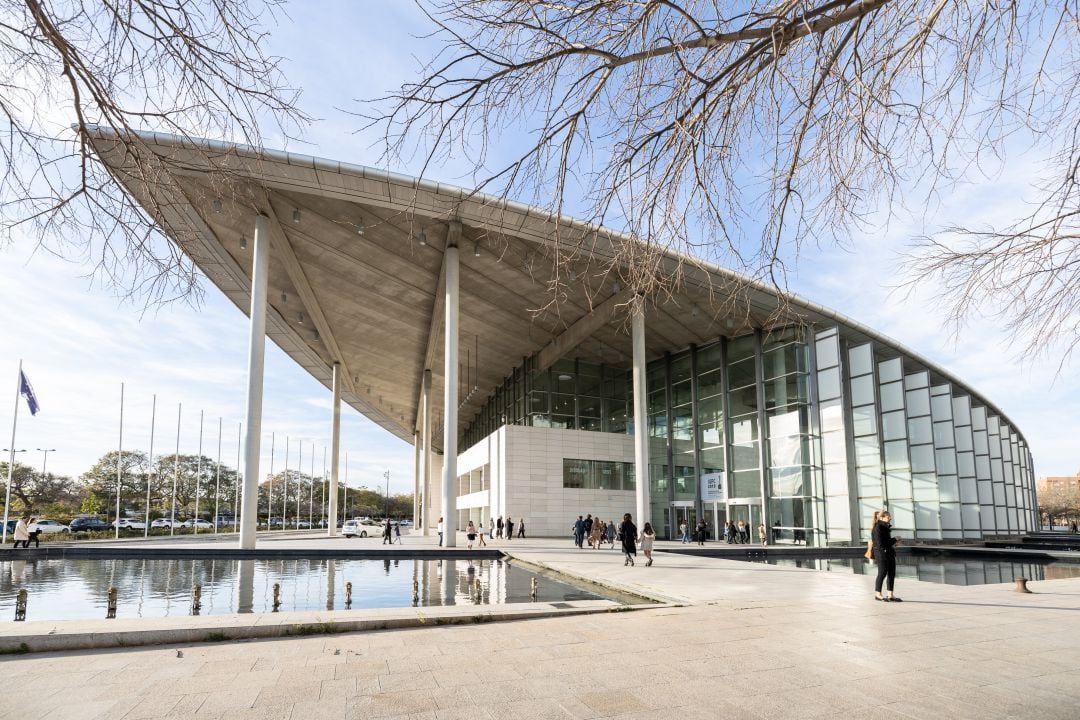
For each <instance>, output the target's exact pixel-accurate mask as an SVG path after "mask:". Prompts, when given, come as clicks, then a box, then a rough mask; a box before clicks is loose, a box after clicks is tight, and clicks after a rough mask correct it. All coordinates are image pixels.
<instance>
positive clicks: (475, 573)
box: [0, 558, 601, 622]
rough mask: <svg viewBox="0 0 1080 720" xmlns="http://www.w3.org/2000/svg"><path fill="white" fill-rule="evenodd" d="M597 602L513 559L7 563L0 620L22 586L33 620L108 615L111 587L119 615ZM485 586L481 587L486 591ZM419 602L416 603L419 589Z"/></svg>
mask: <svg viewBox="0 0 1080 720" xmlns="http://www.w3.org/2000/svg"><path fill="white" fill-rule="evenodd" d="M534 577H536V578H537V579H538V585H537V589H538V592H537V596H536V601H537V602H560V601H567V600H593V599H598V598H601V596H600V595H597V594H595V593H593V592H590V591H588V590H584V589H581V588H578V587H574V586H572V585H568V584H566V583H564V582H560V581H559V580H555V579H553V578H550V577H548V576H543V575H537V574H536V573H533V572H531V571H530V570H527V569H525V568H522V567H520V566H515V565H514V564H513V563H512V562H510V561H506V560H427V559H389V558H388V559H384V560H370V559H365V560H351V559H350V560H346V559H296V558H289V559H254V560H231V559H216V560H215V559H198V560H196V559H168V560H164V559H162V560H141V559H136V560H132V559H117V560H90V559H82V560H71V559H68V560H9V561H4V562H0V622H5V621H11V620H13V618H14V616H15V597H16V594H17V593H18V591H19V590H22V589H25V590H27V591H28V593H29V600H28V611H27V615H26V619H27V620H73V619H79V618H104V617H105V613H106V607H107V596H108V591H109V588H110V587H116V588H117V590H118V602H117V613H116V615H117V617H120V618H124V617H129V618H130V617H169V616H176V615H191V614H194V613H193V610H192V591H193V589H194V588H195V586H196V585H200V586H201V594H202V597H201V607H200V608H199V610H198V614H201V615H222V614H229V613H263V612H272V611H273V610H274V585H275V584H278V585H279V586H280V592H279V595H278V598H279V602H280V606H279V608H278V610H279V611H280V612H289V611H303V610H344V609H347V608H346V584H347V583H351V586H352V595H351V598H352V602H351V604H350V605H349V608H348V609H362V608H390V607H409V606H411V605H418V606H437V605H462V604H470V605H498V604H504V603H519V602H531V601H532V600H533V598H532V597H531V592H532V579H533V578H534ZM477 581H479V586H478V585H477ZM414 582H415V583H416V590H417V598H416V600H415V602H414V600H413V583H414Z"/></svg>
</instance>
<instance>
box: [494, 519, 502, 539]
mask: <svg viewBox="0 0 1080 720" xmlns="http://www.w3.org/2000/svg"><path fill="white" fill-rule="evenodd" d="M502 534H503V519H502V515H500V516H499V522H497V523H495V537H497V538H499V539H500V540H502Z"/></svg>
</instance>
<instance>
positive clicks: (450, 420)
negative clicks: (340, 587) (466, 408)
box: [442, 245, 458, 547]
mask: <svg viewBox="0 0 1080 720" xmlns="http://www.w3.org/2000/svg"><path fill="white" fill-rule="evenodd" d="M445 262H446V340H445V342H444V343H443V347H444V348H445V349H446V353H445V361H446V364H445V370H444V372H443V386H444V387H443V477H442V516H443V528H444V534H443V546H444V547H455V546H456V545H457V425H458V422H457V419H458V249H457V247H456V246H450V245H448V246H447V248H446V260H445Z"/></svg>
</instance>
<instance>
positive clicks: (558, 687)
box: [0, 538, 1080, 720]
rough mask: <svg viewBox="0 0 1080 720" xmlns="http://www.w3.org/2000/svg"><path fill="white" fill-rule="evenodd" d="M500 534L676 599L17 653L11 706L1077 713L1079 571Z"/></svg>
mask: <svg viewBox="0 0 1080 720" xmlns="http://www.w3.org/2000/svg"><path fill="white" fill-rule="evenodd" d="M279 542H282V543H287V544H289V545H293V544H299V543H305V542H307V543H314V544H317V545H318V546H324V545H331V546H340V545H342V544H344V543H347V542H353V544H352V546H353V547H356V546H357V544H356V543H357V542H364V541H355V542H354V541H346V540H334V541H328V540H315V539H307V540H305V539H304V538H292V539H290V540H284V539H282V540H280V541H279ZM376 542H377V541H376ZM412 542H413V543H414V545H420V544H424V545H427V544H429V543H430V541H424V540H422V539H420V538H413V541H412ZM367 546H370V547H373V548H374V547H376V544H375V543H371V542H369V543H366V544H365V547H367ZM498 546H499V547H500V548H502V549H504V550H509V551H510V552H511V553H513V554H514V555H515V556H516V557H518V558H519V559H521V560H524V561H527V562H530V563H535V564H539V565H543V566H546V567H548V568H550V569H552V570H554V571H558V572H563V573H567V574H573V575H577V576H581V577H587V578H590V579H592V580H594V581H596V582H599V583H602V584H609V585H612V586H621V587H625V588H628V589H631V590H635V591H637V592H642V593H646V594H650V595H653V596H661V597H663V598H666V599H669V600H671V601H675V602H677V603H679V605H676V606H670V607H662V608H656V609H647V610H636V611H633V612H607V613H602V614H595V615H579V616H572V617H553V618H545V619H537V620H526V621H513V622H498V623H489V624H477V625H462V626H450V627H423V628H417V629H406V630H391V631H380V632H366V633H345V634H337V635H320V636H313V637H305V638H297V639H285V640H264V641H248V642H238V643H227V644H207V645H187V646H176V645H168V646H158V647H151V648H140V649H130V650H103V651H80V652H68V653H52V654H50V653H45V654H40V655H37V654H32V655H27V656H15V657H8V658H6V659H3V660H0V677H3V678H4V692H3V693H2V694H0V718H3V719H5V720H6V719H8V718H11V719H12V720H15V719H16V718H17V719H18V720H33V719H35V718H80V719H87V720H88V719H90V718H110V719H121V718H123V719H135V718H198V719H200V720H201V719H203V718H223V719H224V718H229V719H232V718H259V719H260V720H275V719H282V720H283V719H286V718H297V719H301V718H302V719H304V720H315V719H317V718H324V717H325V718H334V719H335V720H343V719H346V718H380V717H404V718H415V719H416V720H421V719H423V720H428V719H431V720H445V719H447V718H468V719H469V720H485V719H487V718H499V719H500V720H506V719H517V718H522V719H532V718H608V717H612V718H627V719H629V718H649V719H650V720H653V719H655V718H660V717H665V718H667V717H670V718H677V719H679V720H684V719H692V718H738V719H740V720H741V719H742V718H799V719H800V720H802V719H806V718H859V719H860V720H873V719H874V718H934V719H935V720H937V719H942V718H972V719H973V720H975V719H977V720H985V719H987V718H1024V720H1035V719H1038V718H1061V719H1063V720H1064V719H1070V720H1074V719H1075V718H1077V717H1080V649H1078V646H1077V638H1080V580H1078V579H1070V580H1051V581H1044V582H1037V583H1032V589H1033V590H1034V591H1035V592H1034V594H1031V595H1022V594H1018V593H1016V592H1013V590H1012V586H1011V585H984V586H974V587H954V586H948V585H938V584H931V583H921V582H915V581H904V580H901V581H900V582H899V583H898V586H897V594H898V595H900V596H901V597H903V599H904V602H903V603H896V604H890V603H880V602H875V601H874V600H873V599H872V578H871V577H867V576H861V575H849V574H840V573H825V572H817V571H811V570H799V569H793V568H784V567H774V566H767V565H758V564H747V563H740V562H737V561H731V560H721V559H715V558H702V557H692V556H684V555H676V554H667V553H658V555H657V563H656V565H654V566H653V567H651V568H646V567H644V566H643V564H642V563H640V562H639V564H638V565H637V566H636V567H632V568H628V567H624V566H623V563H622V559H621V556H620V555H619V553H618V552H617V551H611V550H607V549H604V550H598V551H591V550H587V549H586V550H577V549H576V548H573V547H572V546H571V545H570V544H569V542H566V543H562V542H558V541H553V540H529V541H525V542H519V541H517V540H515V541H513V542H512V543H505V542H504V543H499V544H498Z"/></svg>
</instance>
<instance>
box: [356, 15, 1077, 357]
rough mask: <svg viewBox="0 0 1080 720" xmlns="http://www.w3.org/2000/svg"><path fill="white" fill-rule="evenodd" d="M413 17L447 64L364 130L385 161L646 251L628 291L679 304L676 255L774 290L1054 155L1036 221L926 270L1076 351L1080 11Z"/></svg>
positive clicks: (374, 107) (376, 106) (935, 257)
mask: <svg viewBox="0 0 1080 720" xmlns="http://www.w3.org/2000/svg"><path fill="white" fill-rule="evenodd" d="M416 1H417V3H418V4H419V6H420V8H421V9H422V10H423V11H424V12H425V13H426V14H427V16H428V18H430V21H431V22H432V23H433V27H434V29H433V36H434V38H436V39H438V40H440V41H441V42H442V49H441V51H440V52H439V53H438V54H437V55H436V56H435V57H434V58H432V59H430V60H429V61H427V62H426V63H425V64H424V65H423V67H422V70H421V72H420V76H419V78H418V79H417V80H416V81H414V82H410V83H407V84H405V85H403V86H402V87H400V88H399V89H397V90H395V91H393V92H391V93H389V94H388V95H387V96H386V97H383V98H380V99H377V100H375V101H373V102H372V103H371V104H369V105H367V106H366V108H367V109H366V110H365V111H363V113H362V114H363V115H364V116H365V117H366V118H367V121H368V123H369V125H368V127H369V128H370V127H375V128H378V129H380V130H381V131H382V132H383V133H384V134H385V141H386V147H387V148H388V149H387V151H386V157H385V160H386V161H387V162H388V163H397V162H400V161H402V160H417V159H418V160H419V161H421V162H422V163H423V167H424V168H425V171H426V170H427V168H429V167H431V166H432V165H433V164H437V163H441V162H444V161H446V160H449V159H455V160H461V159H466V161H467V163H468V164H469V165H470V166H471V170H472V177H471V178H470V180H471V181H472V183H473V184H474V185H475V186H479V187H481V188H484V189H487V190H489V191H492V192H496V193H499V194H502V195H505V196H508V197H514V198H516V199H522V200H526V201H532V202H534V203H538V204H542V205H546V206H548V207H549V208H550V209H551V210H552V211H555V212H562V211H563V210H564V209H566V210H569V211H571V212H572V214H575V215H579V216H582V217H584V218H585V219H587V220H589V221H591V222H594V223H597V224H604V225H607V226H609V227H613V228H615V229H618V230H623V231H625V232H626V233H627V234H628V235H629V236H631V237H637V238H642V239H644V240H646V241H647V243H648V246H647V248H646V249H644V250H643V249H642V248H641V247H637V248H636V249H634V248H633V247H632V246H630V245H626V246H624V250H626V251H630V250H633V252H637V253H644V254H645V256H644V257H627V256H625V255H622V256H620V257H617V258H616V259H615V261H614V266H617V267H618V269H619V270H620V271H621V272H633V269H634V268H640V267H644V268H645V271H644V272H640V273H636V274H635V276H634V277H632V278H631V280H632V281H633V282H634V283H635V284H639V285H642V284H644V285H650V284H652V285H657V284H659V285H664V284H668V283H672V282H678V278H679V272H678V271H676V272H670V271H669V269H667V268H664V266H663V264H662V262H661V260H660V258H659V254H658V253H656V252H655V250H656V249H659V248H663V249H671V250H677V251H681V252H682V253H684V254H686V255H689V256H693V257H697V258H703V259H706V260H710V261H713V262H717V263H719V264H721V265H724V266H727V267H731V268H732V269H735V270H738V271H741V272H742V273H744V274H747V275H749V276H750V277H753V278H758V279H762V280H766V281H769V282H771V283H773V284H774V285H775V286H777V287H779V288H781V289H783V288H784V287H785V286H786V275H787V272H786V269H787V268H788V267H789V266H790V265H791V263H792V262H794V261H796V260H797V259H798V258H799V257H800V252H801V251H803V250H804V248H805V247H806V246H807V245H808V244H809V245H811V246H812V245H817V244H833V243H840V244H844V239H845V238H847V237H850V236H851V233H852V232H853V231H855V230H858V229H863V228H865V227H867V225H866V222H867V221H868V220H869V219H870V215H871V214H876V213H877V212H878V211H879V210H880V209H881V208H883V207H884V208H886V209H887V210H890V209H891V208H892V207H893V205H894V203H897V202H898V201H900V200H903V197H902V196H901V192H902V191H904V190H905V189H907V188H909V187H910V186H912V185H915V186H917V187H918V188H919V192H920V193H926V196H925V197H927V198H929V197H932V196H934V195H936V194H939V193H942V192H947V191H948V190H949V188H951V187H952V186H953V183H955V182H956V181H960V180H963V179H964V178H965V177H967V176H968V173H969V172H970V171H971V169H972V168H978V167H979V166H980V163H983V162H984V161H987V160H990V159H995V158H996V154H997V153H999V152H1000V151H1001V149H1002V147H1003V144H1004V143H1005V142H1006V141H1007V140H1008V139H1009V138H1011V137H1012V136H1014V135H1015V134H1024V133H1028V134H1031V135H1038V134H1041V135H1042V136H1044V137H1048V138H1050V139H1051V140H1052V141H1053V142H1054V143H1056V149H1057V154H1056V155H1054V156H1053V157H1050V158H1049V159H1048V160H1047V162H1046V168H1047V170H1048V172H1050V173H1052V174H1055V175H1056V177H1058V178H1060V182H1058V183H1055V184H1052V185H1051V186H1050V187H1049V188H1046V192H1045V195H1044V199H1045V202H1043V203H1042V204H1041V205H1040V210H1039V213H1037V214H1036V215H1035V216H1033V217H1032V218H1031V219H1029V222H1027V223H1024V222H1021V223H1020V224H1019V225H1018V226H1017V227H1016V228H1014V229H1013V230H1012V231H1009V232H1006V233H1004V234H1002V235H999V234H997V233H993V232H991V233H988V234H985V235H979V234H969V235H968V237H970V238H971V239H972V240H973V241H978V242H977V248H979V250H977V251H975V253H976V254H975V255H974V259H971V258H972V257H973V256H972V255H971V254H970V253H965V252H956V251H954V250H953V249H951V248H949V247H948V246H947V245H945V244H943V242H944V241H943V239H941V238H935V239H932V240H929V241H928V242H927V244H926V245H925V246H924V247H923V248H922V251H923V252H925V253H928V254H927V255H926V257H927V258H928V259H927V260H926V263H927V264H925V265H920V266H918V267H917V268H916V269H917V270H918V271H919V273H920V274H921V275H922V276H929V275H934V274H938V273H940V274H945V275H946V276H947V277H948V278H950V280H951V281H952V283H953V285H951V286H949V287H950V288H959V289H958V290H957V291H956V292H952V291H951V290H950V291H948V292H947V294H948V296H949V298H951V299H952V300H953V301H954V302H956V303H957V307H958V308H959V309H960V310H961V311H963V310H964V309H966V305H965V303H967V302H968V300H969V299H970V297H971V296H970V291H972V290H975V291H978V292H980V293H991V294H993V293H998V294H1001V295H1004V296H1005V299H1006V300H1009V301H1012V305H1011V306H1010V307H1009V309H1008V310H1007V311H1006V312H1009V313H1014V315H1015V318H1016V320H1015V323H1014V324H1015V325H1016V326H1019V325H1021V324H1022V323H1024V322H1028V320H1027V319H1026V318H1027V315H1028V314H1029V313H1030V312H1031V308H1032V307H1033V304H1034V303H1036V302H1041V301H1042V300H1043V299H1045V294H1047V293H1048V294H1050V295H1051V296H1052V297H1053V298H1056V299H1057V301H1058V302H1059V305H1057V306H1055V309H1054V311H1053V314H1052V315H1051V316H1047V318H1046V322H1042V323H1040V325H1041V326H1040V330H1043V329H1045V328H1046V327H1047V326H1049V325H1051V324H1052V322H1053V323H1059V325H1060V322H1059V321H1060V320H1061V319H1062V318H1063V317H1071V318H1072V321H1073V324H1072V327H1071V330H1070V331H1071V332H1073V337H1074V338H1075V337H1076V335H1075V330H1076V325H1075V322H1076V306H1075V303H1076V302H1077V298H1080V293H1077V292H1076V287H1075V285H1076V278H1077V274H1076V269H1075V267H1076V266H1075V261H1076V253H1077V244H1076V239H1075V238H1076V222H1075V220H1076V214H1075V213H1076V212H1077V210H1076V208H1077V200H1078V196H1077V192H1076V184H1075V183H1076V163H1077V160H1078V154H1077V150H1076V147H1077V144H1076V140H1077V137H1076V136H1077V118H1080V107H1078V103H1077V87H1078V83H1077V80H1078V77H1080V73H1078V72H1077V61H1078V53H1077V16H1078V13H1077V3H1076V2H1075V0H1072V1H1067V2H1060V1H1058V2H1050V1H1049V0H1023V1H1021V0H985V1H984V2H956V1H954V0H770V1H769V2H761V1H759V0H747V1H746V2H722V1H721V0H563V1H561V2H560V1H558V0H551V1H547V2H544V1H540V2H538V1H536V0H439V1H436V0H416ZM508 148H513V149H508ZM416 153H419V154H420V156H419V158H416V157H413V156H414V154H416ZM558 240H559V242H560V243H562V244H563V250H564V251H565V253H567V254H569V255H573V254H574V253H575V251H576V250H577V249H578V248H579V245H580V243H581V242H588V240H580V239H579V240H574V239H570V241H569V243H567V238H565V237H564V238H559V239H558ZM1025 241H1030V242H1031V243H1032V245H1033V247H1032V248H1031V249H1032V252H1031V254H1028V255H1023V256H1017V255H1016V254H1015V253H1016V249H1017V247H1018V246H1019V245H1020V244H1021V243H1022V242H1025ZM567 245H569V247H566V246H567ZM980 252H983V253H986V255H985V256H983V255H979V254H978V253H980ZM920 256H921V255H920ZM1017 257H1020V259H1019V261H1018V262H1017ZM1066 259H1068V260H1069V262H1068V264H1063V263H1064V261H1065V260H1066ZM983 262H986V263H987V264H986V265H982V264H981V263H983ZM995 263H1001V264H1002V265H1001V267H1002V268H1004V270H998V269H997V267H998V265H996V264H995ZM1044 266H1045V268H1046V269H1048V270H1049V271H1050V272H1047V273H1042V272H1035V273H1032V272H1031V271H1032V270H1033V269H1035V268H1040V267H1044ZM683 269H685V266H683ZM984 269H985V270H986V272H988V273H989V275H988V276H985V275H983V274H982V273H983V271H984ZM1016 277H1022V278H1029V277H1030V278H1031V279H1030V281H1029V284H1028V285H1025V286H1024V287H1025V289H1024V290H1023V291H1018V289H1017V287H1016V285H1015V283H1013V282H1012V280H1013V279H1014V278H1016ZM1070 292H1071V300H1072V303H1071V304H1070V303H1068V302H1065V297H1066V294H1067V293H1070ZM1068 313H1072V314H1071V316H1070V315H1068Z"/></svg>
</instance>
